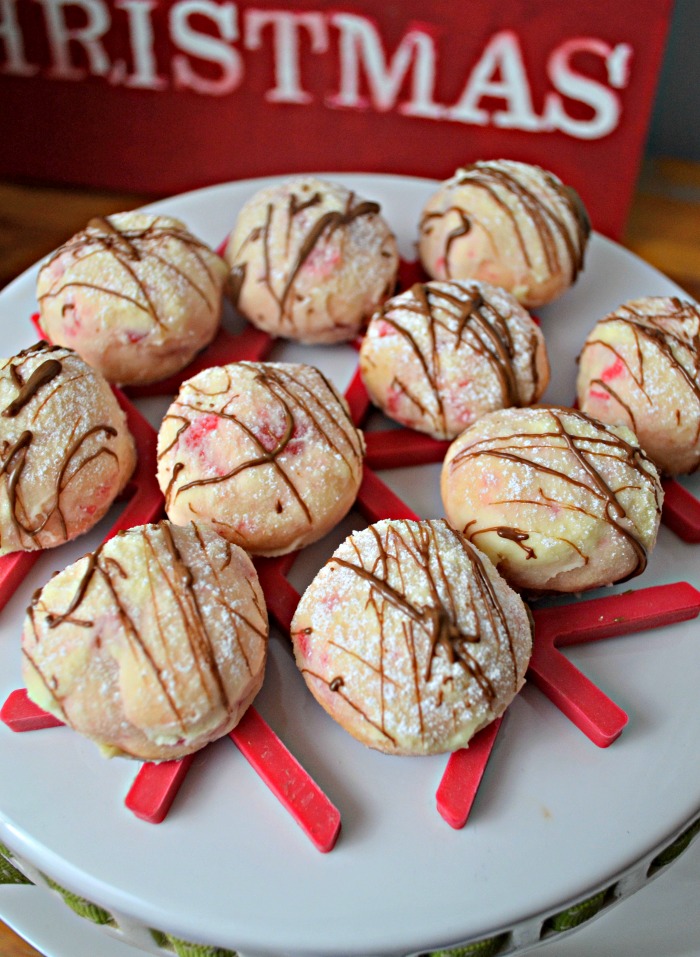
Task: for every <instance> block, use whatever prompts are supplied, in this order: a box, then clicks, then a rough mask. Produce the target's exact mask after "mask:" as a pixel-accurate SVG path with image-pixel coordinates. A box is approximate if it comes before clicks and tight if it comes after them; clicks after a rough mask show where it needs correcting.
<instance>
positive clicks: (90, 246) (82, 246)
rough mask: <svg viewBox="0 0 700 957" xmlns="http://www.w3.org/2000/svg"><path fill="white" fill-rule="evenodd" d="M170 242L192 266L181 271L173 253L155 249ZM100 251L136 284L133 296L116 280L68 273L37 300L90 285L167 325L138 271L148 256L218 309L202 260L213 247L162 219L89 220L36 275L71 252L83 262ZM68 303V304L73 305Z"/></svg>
mask: <svg viewBox="0 0 700 957" xmlns="http://www.w3.org/2000/svg"><path fill="white" fill-rule="evenodd" d="M170 242H174V243H176V244H177V245H178V249H181V250H183V251H186V252H187V254H188V255H189V256H190V259H191V261H193V263H194V266H195V268H194V269H192V270H191V271H190V270H189V269H181V268H180V267H178V266H176V265H175V263H174V262H173V261H172V257H171V256H169V255H164V254H161V252H160V251H159V250H161V249H164V248H165V247H166V246H167V244H168V243H170ZM100 253H107V254H109V255H111V256H112V257H113V258H114V260H115V262H116V263H118V264H119V266H120V267H121V268H122V270H123V271H124V272H125V273H126V274H127V276H128V277H129V279H130V281H131V282H132V283H133V284H134V287H135V289H136V290H137V295H130V294H129V293H127V292H126V291H125V290H124V289H122V288H119V285H120V284H119V283H118V282H117V283H115V285H114V286H108V285H100V284H98V283H90V282H82V281H71V280H70V278H67V279H66V274H62V275H61V277H60V278H58V279H57V280H56V282H55V283H54V285H53V286H52V287H51V288H50V289H49V290H48V291H47V292H45V293H42V294H41V295H40V296H39V297H38V299H39V303H40V304H41V303H42V302H43V301H44V300H47V299H54V298H56V297H58V296H61V295H63V294H64V293H65V292H66V290H69V289H71V288H84V289H92V290H94V291H95V292H98V293H104V294H105V295H108V296H113V297H114V298H116V299H121V300H123V301H124V302H128V303H131V304H132V305H133V306H135V307H136V308H138V309H139V310H141V311H143V312H145V313H146V314H147V315H149V316H150V317H151V319H152V320H153V323H154V324H155V325H156V326H158V327H162V326H164V325H167V317H163V316H161V315H160V314H159V313H158V310H157V308H156V305H155V303H154V301H153V299H152V297H151V295H150V293H149V287H148V283H147V282H146V280H145V279H142V278H141V277H140V275H139V269H140V267H141V265H142V264H143V263H144V262H146V261H148V260H149V259H150V260H152V261H155V262H158V263H159V264H160V265H161V266H162V267H163V268H164V269H166V270H169V271H171V272H173V273H174V274H175V276H176V277H177V278H178V279H179V280H182V281H183V282H184V283H185V284H186V285H188V286H189V287H190V288H191V289H192V290H193V291H194V292H195V293H196V294H197V295H198V296H200V297H201V298H202V299H203V300H204V301H205V302H206V303H207V304H208V306H209V308H211V309H214V308H215V307H216V297H217V295H218V290H217V288H216V285H215V280H214V274H213V272H212V270H211V268H210V267H209V265H208V263H207V258H206V257H207V256H208V255H211V251H210V250H209V249H208V247H207V246H206V244H205V243H203V242H201V241H200V240H198V239H196V238H195V237H194V236H192V235H191V234H190V233H189V232H188V231H187V230H186V229H185V228H184V227H181V226H176V225H164V223H163V220H162V218H160V217H157V218H156V219H155V220H154V221H153V222H152V223H151V224H150V225H148V226H145V227H140V228H128V227H126V228H123V229H120V228H119V227H118V226H117V225H116V224H115V223H113V222H112V221H111V220H110V219H108V218H106V217H96V218H94V219H92V220H91V221H90V222H89V224H88V227H87V228H86V229H84V230H83V231H82V232H80V233H77V234H76V235H75V236H73V238H72V239H70V240H68V242H67V243H65V244H64V245H63V246H61V247H60V248H59V249H58V250H57V251H56V252H55V253H54V254H53V256H52V257H51V258H50V259H49V260H48V261H47V263H46V264H45V265H44V266H43V267H42V270H41V273H40V279H41V276H43V275H46V274H47V270H49V269H50V267H51V266H52V265H53V263H54V262H56V261H57V260H58V259H60V258H62V257H64V256H70V257H72V258H73V260H75V261H80V262H83V261H84V260H85V259H87V258H90V257H91V256H94V255H97V254H100ZM202 272H203V273H204V275H205V276H206V278H207V280H208V282H209V285H210V287H211V293H212V296H213V299H212V300H209V298H208V295H207V292H206V291H205V290H204V289H203V288H202V287H201V286H200V285H199V284H198V282H196V281H195V276H196V275H197V273H202ZM68 275H69V274H68ZM68 305H69V306H70V305H71V304H68ZM64 309H65V307H64Z"/></svg>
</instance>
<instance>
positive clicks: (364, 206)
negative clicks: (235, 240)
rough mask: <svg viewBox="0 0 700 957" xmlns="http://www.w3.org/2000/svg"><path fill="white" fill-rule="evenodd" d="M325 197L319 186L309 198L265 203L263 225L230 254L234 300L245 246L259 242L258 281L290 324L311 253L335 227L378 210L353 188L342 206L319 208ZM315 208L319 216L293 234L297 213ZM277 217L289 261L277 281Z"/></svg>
mask: <svg viewBox="0 0 700 957" xmlns="http://www.w3.org/2000/svg"><path fill="white" fill-rule="evenodd" d="M302 189H303V187H302ZM324 199H325V197H324V194H323V192H322V191H321V190H319V189H317V190H314V192H313V193H312V195H311V196H308V197H307V196H303V195H297V193H295V192H293V191H292V192H291V193H290V195H289V197H288V198H287V200H286V202H285V203H284V204H275V203H273V202H269V203H268V204H267V206H266V209H265V220H264V223H263V224H262V226H256V227H255V228H254V229H252V230H251V231H250V233H248V235H247V236H245V237H244V238H243V240H242V242H241V243H240V245H239V247H238V249H237V250H236V251H235V253H234V254H233V257H232V258H233V260H234V262H235V265H234V267H233V270H234V271H236V272H237V278H236V279H235V280H234V284H235V286H236V295H235V299H234V302H235V303H238V300H239V298H240V294H241V289H242V287H243V283H244V281H245V277H246V267H247V260H246V258H245V250H246V247H247V246H248V245H249V244H251V243H257V242H260V243H261V244H262V259H263V272H262V276H261V281H262V282H263V283H264V285H265V286H266V288H267V290H268V292H269V293H270V296H271V297H272V299H273V300H274V301H275V302H276V303H277V307H278V310H279V321H280V324H285V323H288V324H290V325H293V323H294V317H293V312H294V310H293V293H294V285H295V282H296V280H297V277H298V276H299V273H300V272H301V271H302V269H303V268H304V266H305V264H306V263H307V262H308V260H309V258H310V256H311V255H312V253H313V252H314V251H315V250H316V249H317V248H318V246H319V245H320V244H321V243H323V242H326V243H327V242H330V241H331V239H332V237H333V235H334V233H336V232H337V231H338V230H341V229H344V228H345V227H347V226H350V225H351V224H352V223H353V222H354V221H355V220H357V219H359V218H360V217H365V216H374V215H376V214H377V213H379V210H380V207H379V204H378V203H374V202H370V201H359V202H356V197H355V194H354V193H353V192H352V191H350V192H348V194H347V199H346V201H345V207H344V208H343V209H331V210H327V211H326V212H323V211H321V208H322V206H323V202H324ZM316 207H319V215H317V216H316V217H315V218H312V219H310V220H309V222H308V223H305V227H304V228H305V230H306V231H305V232H303V233H301V235H298V236H296V235H294V224H295V222H298V221H299V217H300V215H301V214H303V213H306V212H308V211H309V210H315V209H316ZM278 216H282V217H284V223H285V226H284V235H285V237H286V240H285V248H284V254H285V257H289V262H288V263H286V262H285V263H284V270H283V278H282V279H281V281H278V280H277V276H278V274H279V271H280V265H281V264H280V262H279V261H278V259H277V257H276V254H275V251H273V249H272V232H273V227H274V225H275V221H276V218H277V217H278ZM290 247H291V250H290Z"/></svg>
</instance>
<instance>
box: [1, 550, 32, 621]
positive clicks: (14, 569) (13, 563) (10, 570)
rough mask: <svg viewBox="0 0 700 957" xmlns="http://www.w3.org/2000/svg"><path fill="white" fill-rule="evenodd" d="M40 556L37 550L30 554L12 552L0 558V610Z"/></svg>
mask: <svg viewBox="0 0 700 957" xmlns="http://www.w3.org/2000/svg"><path fill="white" fill-rule="evenodd" d="M41 554H42V553H41V551H40V550H38V549H37V550H35V551H32V552H12V553H11V554H9V555H3V556H2V557H0V610H2V609H3V608H4V607H5V605H6V604H7V603H8V601H9V600H10V598H12V596H13V595H14V593H15V590H16V589H17V588H19V586H20V585H21V584H22V582H23V581H24V579H25V576H26V575H27V573H28V572H29V570H30V569H31V568H32V567H33V565H34V563H35V562H36V561H38V559H39V558H40V556H41Z"/></svg>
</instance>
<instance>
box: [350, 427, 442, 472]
mask: <svg viewBox="0 0 700 957" xmlns="http://www.w3.org/2000/svg"><path fill="white" fill-rule="evenodd" d="M365 442H366V443H367V456H366V459H365V461H366V462H367V465H368V466H369V467H370V468H372V469H400V468H405V467H406V466H407V465H429V464H432V463H433V462H442V460H443V459H444V458H445V454H446V453H447V450H448V449H449V447H450V443H449V442H447V441H439V440H438V439H434V438H432V437H431V436H430V435H425V434H424V433H422V432H415V431H414V430H413V429H385V430H383V431H381V432H365Z"/></svg>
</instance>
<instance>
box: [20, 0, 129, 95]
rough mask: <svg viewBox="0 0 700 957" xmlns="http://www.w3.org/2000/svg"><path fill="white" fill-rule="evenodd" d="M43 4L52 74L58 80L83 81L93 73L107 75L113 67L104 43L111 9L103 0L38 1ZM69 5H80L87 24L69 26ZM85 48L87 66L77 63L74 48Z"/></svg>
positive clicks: (50, 75) (50, 71)
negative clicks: (72, 55) (80, 65)
mask: <svg viewBox="0 0 700 957" xmlns="http://www.w3.org/2000/svg"><path fill="white" fill-rule="evenodd" d="M38 3H39V4H40V5H41V6H42V7H43V10H44V18H45V21H46V35H47V38H48V41H49V47H50V49H51V56H52V58H53V64H52V66H51V67H50V69H49V73H48V75H49V77H50V78H53V79H57V80H82V79H84V78H85V76H86V75H87V74H88V73H90V74H92V75H93V76H106V75H107V73H109V68H110V66H111V63H110V60H109V57H108V56H107V53H106V51H105V48H104V46H103V44H102V42H101V40H102V38H103V37H104V35H105V34H106V32H107V29H108V27H109V26H110V16H109V10H108V9H107V6H106V4H104V3H103V2H101V0H38ZM69 7H73V8H76V7H77V8H78V9H79V10H80V11H81V13H82V14H84V17H83V19H84V20H85V23H84V25H83V26H80V27H73V28H72V29H69V28H68V26H67V23H66V14H67V11H68V8H69ZM74 47H82V49H83V51H84V53H85V56H86V57H87V63H88V66H87V69H85V68H82V67H77V66H75V65H74V64H73V62H72V58H71V50H72V49H73V48H74Z"/></svg>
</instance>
